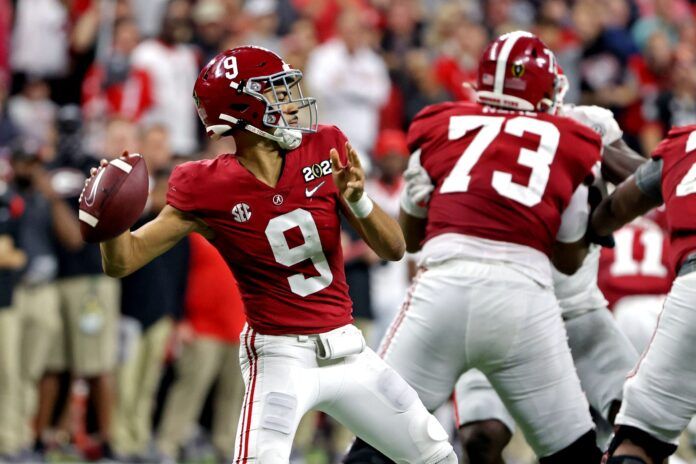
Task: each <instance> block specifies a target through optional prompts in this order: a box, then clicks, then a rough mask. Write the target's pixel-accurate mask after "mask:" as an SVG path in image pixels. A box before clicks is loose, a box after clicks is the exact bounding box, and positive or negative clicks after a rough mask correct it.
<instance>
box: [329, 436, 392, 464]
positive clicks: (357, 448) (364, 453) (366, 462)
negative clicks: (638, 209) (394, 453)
mask: <svg viewBox="0 0 696 464" xmlns="http://www.w3.org/2000/svg"><path fill="white" fill-rule="evenodd" d="M341 462H342V463H343V464H391V463H392V461H391V460H390V459H389V458H388V457H386V456H385V455H383V454H382V453H380V452H379V451H377V450H376V449H374V448H373V447H372V446H370V445H368V444H367V443H365V442H364V441H362V440H361V439H360V438H356V439H355V441H354V442H353V446H351V447H350V450H348V454H346V455H345V457H344V458H343V460H342V461H341Z"/></svg>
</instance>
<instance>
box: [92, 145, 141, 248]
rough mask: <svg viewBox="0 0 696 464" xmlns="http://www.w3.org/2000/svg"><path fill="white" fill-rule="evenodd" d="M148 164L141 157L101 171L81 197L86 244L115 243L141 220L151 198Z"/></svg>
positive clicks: (124, 159) (128, 158) (125, 158)
mask: <svg viewBox="0 0 696 464" xmlns="http://www.w3.org/2000/svg"><path fill="white" fill-rule="evenodd" d="M148 184H149V180H148V174H147V167H146V166H145V160H144V159H143V157H142V156H140V155H139V154H137V153H134V154H131V155H127V156H122V157H120V158H116V159H114V160H112V161H110V162H109V164H107V165H106V166H102V167H100V168H99V169H98V171H97V173H96V174H95V175H94V176H92V177H91V178H90V179H89V181H88V182H87V183H86V184H85V187H84V189H83V190H82V195H81V196H80V210H79V213H78V216H79V219H80V231H81V232H82V238H83V239H84V240H85V241H86V242H90V243H95V242H103V241H105V240H109V239H112V238H114V237H116V236H117V235H119V234H121V233H123V232H125V231H126V230H128V229H129V228H130V227H131V226H132V225H133V224H134V223H135V221H136V220H137V219H138V218H139V217H140V215H141V214H142V212H143V209H144V208H145V203H146V202H147V196H148V190H149V189H148Z"/></svg>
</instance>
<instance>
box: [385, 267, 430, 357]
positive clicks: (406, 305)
mask: <svg viewBox="0 0 696 464" xmlns="http://www.w3.org/2000/svg"><path fill="white" fill-rule="evenodd" d="M424 270H425V269H424V268H420V269H418V272H417V273H416V275H415V277H414V278H413V282H412V283H411V286H410V287H409V289H408V294H407V295H406V299H405V300H404V303H403V304H402V305H401V310H400V311H399V314H398V315H397V316H396V318H395V319H394V321H392V323H391V326H390V327H389V331H388V332H387V335H386V336H385V337H384V339H383V340H382V344H381V345H380V347H379V353H378V354H379V357H380V358H383V357H384V355H385V354H387V350H388V349H389V345H391V342H392V340H393V339H394V336H395V335H396V332H398V330H399V327H400V326H401V323H402V322H403V321H404V318H405V317H406V312H407V311H408V309H409V308H410V307H411V300H412V299H413V293H414V291H415V289H416V285H417V284H418V280H419V279H420V276H421V274H422V273H423V271H424Z"/></svg>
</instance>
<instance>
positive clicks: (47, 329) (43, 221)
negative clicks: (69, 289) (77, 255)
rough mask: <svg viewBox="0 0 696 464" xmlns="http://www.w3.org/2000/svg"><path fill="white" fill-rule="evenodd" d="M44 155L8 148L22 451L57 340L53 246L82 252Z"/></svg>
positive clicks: (28, 143) (30, 441) (26, 143)
mask: <svg viewBox="0 0 696 464" xmlns="http://www.w3.org/2000/svg"><path fill="white" fill-rule="evenodd" d="M18 142H19V141H18ZM48 152H49V150H47V147H45V146H42V145H41V143H40V142H38V141H35V140H31V139H22V140H21V143H17V144H15V146H13V149H12V168H13V171H14V175H15V177H14V185H15V187H16V189H17V192H18V193H19V195H21V197H22V199H23V201H24V203H25V205H26V211H25V214H24V216H23V217H22V219H21V220H20V223H19V244H20V246H21V248H22V249H23V250H24V251H25V253H26V255H27V265H26V267H25V268H24V270H23V272H22V275H21V280H20V285H19V286H18V287H17V292H16V296H17V298H16V311H17V314H18V318H19V337H20V346H21V349H20V350H19V351H18V352H17V353H16V354H17V356H18V361H19V362H20V365H21V366H22V369H21V372H20V382H21V395H18V396H17V398H15V407H16V408H17V410H18V414H17V418H18V421H17V423H16V424H15V425H14V427H15V428H16V430H18V431H19V433H20V434H21V439H22V447H23V448H24V449H25V450H30V449H33V447H34V443H35V441H36V438H37V437H36V436H35V435H34V430H33V428H31V427H30V424H31V422H32V421H33V418H34V415H35V413H36V408H37V400H38V396H37V392H38V390H37V387H38V382H39V380H40V379H41V377H42V376H43V374H44V372H45V371H46V367H47V363H48V359H49V355H50V350H51V349H53V347H54V346H55V343H56V338H57V337H59V336H60V329H61V321H60V298H59V294H58V288H57V285H56V282H55V279H56V277H57V274H58V257H57V250H56V242H58V243H60V244H61V245H62V246H63V247H65V248H67V249H71V250H78V249H80V248H81V247H82V241H81V240H80V232H79V224H78V221H77V218H76V217H75V214H74V213H73V211H72V209H71V208H70V206H69V205H68V204H67V203H66V202H65V201H64V200H63V199H62V198H60V197H59V196H58V195H57V194H56V192H55V190H54V189H53V186H52V182H51V178H50V176H49V174H48V173H47V172H46V170H45V168H44V163H45V161H46V158H47V157H48V156H50V154H49V153H48Z"/></svg>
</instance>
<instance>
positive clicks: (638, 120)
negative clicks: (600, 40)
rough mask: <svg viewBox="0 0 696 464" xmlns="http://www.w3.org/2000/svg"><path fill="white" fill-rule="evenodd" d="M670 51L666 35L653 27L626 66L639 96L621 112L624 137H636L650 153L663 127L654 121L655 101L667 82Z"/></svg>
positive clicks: (668, 80)
mask: <svg viewBox="0 0 696 464" xmlns="http://www.w3.org/2000/svg"><path fill="white" fill-rule="evenodd" d="M672 62H673V52H672V48H671V46H670V43H669V39H668V38H667V36H666V34H665V33H664V32H662V31H655V32H654V33H653V35H651V36H650V38H649V39H648V42H647V43H646V45H645V48H644V53H643V55H638V54H636V55H634V56H632V57H631V60H630V61H629V67H630V69H631V72H632V73H633V76H634V78H635V79H636V80H637V82H638V92H639V98H638V100H637V101H636V102H635V103H633V104H632V105H631V106H630V107H629V108H628V109H627V110H626V113H625V118H624V119H623V121H621V122H622V127H621V128H622V129H623V131H624V139H627V138H628V137H632V138H634V139H637V140H638V142H639V146H640V147H641V148H642V151H643V153H646V154H648V153H650V152H652V150H653V149H654V148H655V147H656V146H657V143H658V142H659V141H660V140H661V139H662V135H663V128H662V125H661V124H660V123H657V122H656V121H655V120H656V119H657V115H656V114H655V104H656V102H657V98H658V97H659V95H660V93H662V92H664V91H665V90H667V88H668V86H669V84H670V79H671V76H670V72H671V70H672Z"/></svg>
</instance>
